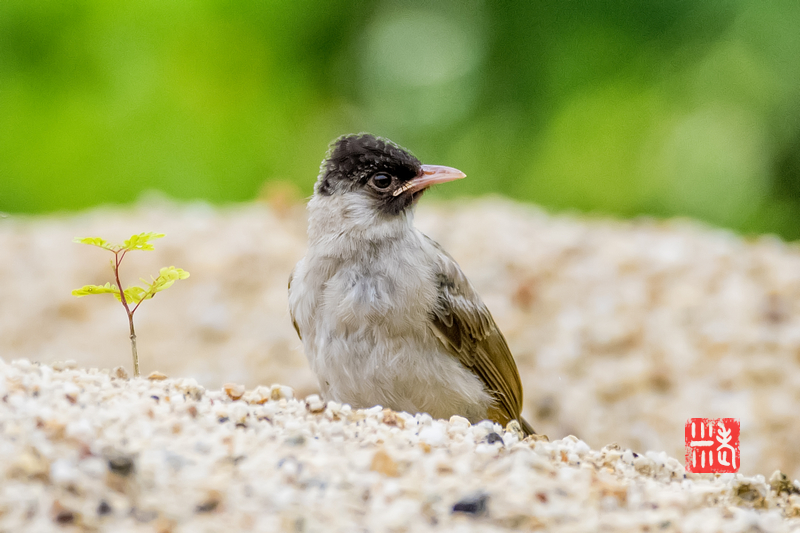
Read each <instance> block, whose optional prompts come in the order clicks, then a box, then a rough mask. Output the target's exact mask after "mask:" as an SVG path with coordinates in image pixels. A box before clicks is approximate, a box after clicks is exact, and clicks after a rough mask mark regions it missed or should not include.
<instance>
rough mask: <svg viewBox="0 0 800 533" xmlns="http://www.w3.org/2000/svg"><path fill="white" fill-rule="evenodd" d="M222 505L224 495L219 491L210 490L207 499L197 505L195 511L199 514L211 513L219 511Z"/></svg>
mask: <svg viewBox="0 0 800 533" xmlns="http://www.w3.org/2000/svg"><path fill="white" fill-rule="evenodd" d="M220 503H222V493H220V492H219V491H218V490H210V491H208V494H206V497H205V499H204V500H203V501H202V502H201V503H199V504H197V507H195V511H196V512H198V513H210V512H212V511H214V510H215V509H217V508H218V507H219V504H220Z"/></svg>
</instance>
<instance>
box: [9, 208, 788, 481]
mask: <svg viewBox="0 0 800 533" xmlns="http://www.w3.org/2000/svg"><path fill="white" fill-rule="evenodd" d="M427 200H430V199H427ZM417 225H418V226H419V227H421V228H422V229H423V230H424V231H426V232H427V233H428V234H429V235H431V236H432V237H434V238H435V239H437V240H438V241H440V242H441V243H442V244H443V245H444V247H445V248H446V249H447V250H448V251H449V252H450V253H451V254H452V255H453V256H454V257H455V258H456V259H457V260H458V261H459V263H460V264H461V266H462V267H463V269H464V270H465V272H466V273H467V275H468V276H469V277H470V278H471V279H472V281H473V283H474V285H475V286H476V288H477V289H478V291H479V293H480V294H481V295H482V297H483V298H484V300H485V302H486V303H487V305H488V306H489V308H490V309H491V310H492V313H493V314H494V316H495V319H496V321H497V323H498V324H499V326H500V328H501V329H502V331H503V332H504V333H505V335H506V337H507V338H508V341H509V345H510V346H511V349H512V352H513V353H514V354H515V357H516V359H517V361H518V364H519V368H520V373H521V376H522V381H523V385H524V387H525V415H526V417H527V418H528V419H529V420H530V421H531V422H532V423H533V424H534V427H536V429H537V430H538V431H539V432H541V433H545V434H547V435H549V436H550V438H551V439H559V438H563V437H565V436H566V435H570V434H572V435H576V436H578V437H579V438H581V439H582V440H583V441H585V442H586V443H587V444H588V445H589V446H590V447H591V448H592V449H600V448H601V447H602V446H604V445H606V444H608V443H612V442H616V443H618V444H619V445H620V446H622V447H624V448H631V449H633V450H635V451H637V452H640V453H644V452H646V451H648V450H654V451H658V452H660V451H665V452H667V454H669V455H670V456H672V457H676V458H681V457H682V456H683V427H684V423H685V421H686V419H687V418H690V417H735V418H739V419H740V420H741V423H742V455H741V461H742V466H741V472H742V473H743V474H746V475H756V474H762V475H766V476H769V475H770V474H771V473H772V472H773V471H774V470H776V469H780V470H782V471H783V472H786V473H787V475H789V476H790V477H791V479H795V478H798V477H800V445H798V443H800V424H798V423H797V420H798V417H797V413H798V412H799V411H800V251H798V248H797V247H796V246H794V245H787V244H785V243H782V242H780V241H779V240H777V239H774V238H769V237H764V238H760V239H756V240H746V239H743V238H741V237H738V236H736V235H733V234H731V233H728V232H724V231H720V230H715V229H709V228H706V227H703V226H701V225H698V224H696V223H692V222H688V221H670V222H656V221H648V220H639V221H633V222H620V221H613V220H605V219H591V218H580V217H573V216H551V215H547V214H545V213H543V212H541V211H539V210H537V209H535V208H534V207H531V206H524V205H519V204H514V203H511V202H507V201H502V200H492V199H489V200H475V201H462V202H458V203H447V204H443V203H436V202H432V201H427V202H426V201H425V200H423V202H422V203H421V205H420V207H419V210H418V215H417ZM142 231H160V232H164V233H166V234H167V237H166V238H164V239H161V240H159V241H156V243H155V244H156V250H155V251H154V252H137V253H135V254H131V255H130V256H129V257H128V258H126V260H125V264H124V265H123V276H124V277H126V278H127V279H128V280H130V281H131V282H135V281H136V280H137V278H139V277H141V276H149V275H150V274H154V273H157V272H158V268H159V267H161V266H166V265H175V266H178V267H181V268H185V269H186V270H188V271H189V272H191V274H192V276H191V277H190V278H189V279H188V280H185V281H180V282H178V283H176V284H175V286H174V287H172V288H170V289H169V290H168V291H166V292H164V293H160V294H159V295H158V296H157V297H156V298H155V299H154V300H152V301H148V302H145V304H143V306H142V308H141V309H140V310H139V311H138V312H137V317H136V321H137V331H138V333H139V351H140V354H141V357H142V369H143V372H144V373H145V375H146V374H147V373H149V372H151V371H153V370H159V371H162V372H164V373H165V374H167V375H169V376H174V377H183V378H194V379H196V380H197V381H198V382H199V383H200V384H202V385H203V386H205V387H208V388H213V389H219V387H221V386H222V385H223V384H224V383H226V382H235V383H242V384H244V385H246V386H247V387H248V388H253V387H255V386H257V385H265V384H270V383H284V384H286V385H289V386H291V387H293V388H294V390H295V391H296V393H297V395H298V396H299V397H305V396H307V395H309V394H313V393H314V392H316V390H317V385H316V380H315V378H314V376H313V375H312V374H311V373H310V371H309V370H308V367H307V364H306V361H305V357H304V356H303V352H302V348H301V346H300V343H299V341H298V340H297V338H296V335H295V332H294V330H293V329H292V327H291V324H290V322H289V317H288V312H287V302H286V281H287V279H288V275H289V272H290V270H291V268H292V267H293V266H294V264H295V262H296V261H297V260H298V259H299V258H300V257H302V256H303V254H304V253H305V210H304V208H303V206H302V205H301V204H295V203H292V202H288V201H285V200H281V199H280V198H273V200H272V203H271V205H268V204H247V205H239V206H231V207H228V208H221V209H218V208H211V207H208V206H206V205H203V204H191V205H185V204H174V203H170V202H169V201H165V200H160V199H158V198H151V199H150V200H148V201H147V202H144V203H141V204H139V205H138V206H136V207H133V208H128V209H124V210H119V209H98V210H94V211H90V212H85V213H79V214H74V215H65V216H48V217H33V218H25V217H17V216H11V217H9V218H4V219H1V220H0V250H2V252H0V254H2V255H0V357H2V358H4V359H5V360H6V361H11V360H12V359H16V358H22V357H25V358H28V359H30V360H32V361H40V362H43V363H47V362H53V361H58V360H62V361H63V360H67V359H74V360H75V361H77V363H78V365H79V367H80V368H90V367H98V368H113V367H116V366H118V365H124V366H125V367H126V368H128V370H129V371H130V368H131V363H130V348H129V344H128V339H127V326H126V320H125V316H124V313H123V311H122V309H121V308H120V307H119V304H118V303H117V302H116V301H115V300H114V299H113V298H111V297H109V296H93V297H87V298H82V299H76V298H74V297H72V296H71V295H70V290H71V289H73V288H76V287H80V286H81V285H84V284H88V283H95V284H102V283H105V282H106V281H110V280H111V278H110V269H109V267H108V260H109V258H110V254H108V253H107V252H104V251H103V250H99V249H96V248H92V247H88V246H83V245H78V244H73V243H72V242H71V241H72V238H73V237H75V236H95V235H97V236H102V237H105V238H107V239H110V240H123V239H125V238H127V237H128V236H129V235H131V234H133V233H139V232H142Z"/></svg>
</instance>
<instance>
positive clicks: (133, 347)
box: [114, 250, 139, 378]
mask: <svg viewBox="0 0 800 533" xmlns="http://www.w3.org/2000/svg"><path fill="white" fill-rule="evenodd" d="M126 252H127V250H122V255H120V253H119V251H116V252H114V276H115V277H116V279H117V288H118V289H119V298H120V301H121V302H122V306H123V307H124V308H125V313H127V315H128V325H129V326H130V330H131V352H132V353H133V377H135V378H138V377H139V353H138V352H137V351H136V330H134V329H133V312H134V311H136V307H139V306H138V305H137V306H136V307H134V309H133V311H131V309H130V307H128V301H127V300H126V299H125V291H124V290H123V289H122V282H121V281H120V279H119V264H120V263H121V262H122V258H123V257H125V253H126Z"/></svg>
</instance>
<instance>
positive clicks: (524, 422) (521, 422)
mask: <svg viewBox="0 0 800 533" xmlns="http://www.w3.org/2000/svg"><path fill="white" fill-rule="evenodd" d="M517 421H518V422H519V425H520V426H521V427H522V432H523V433H525V436H526V437H527V436H528V435H536V432H535V431H534V430H533V427H532V426H531V425H530V424H528V421H527V420H525V419H524V418H522V417H519V418H518V419H517Z"/></svg>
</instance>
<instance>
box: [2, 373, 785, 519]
mask: <svg viewBox="0 0 800 533" xmlns="http://www.w3.org/2000/svg"><path fill="white" fill-rule="evenodd" d="M75 366H76V365H75V363H74V362H71V363H69V362H68V363H57V364H54V365H53V366H47V365H39V364H34V363H31V362H30V361H28V360H24V359H23V360H16V361H14V362H12V363H10V364H8V363H6V362H3V361H2V360H0V398H2V401H0V456H2V457H3V459H4V460H3V461H2V463H0V480H2V482H0V531H3V532H6V531H7V532H21V531H36V532H47V531H63V530H68V531H95V530H104V531H115V532H126V531H157V532H172V531H175V532H179V531H187V532H188V531H291V532H306V531H308V532H311V531H325V532H329V531H334V532H335V531H347V532H350V531H374V532H382V531H392V532H395V531H409V532H418V531H433V530H436V531H505V530H509V529H520V530H532V529H545V530H547V531H591V532H594V531H665V532H669V531H682V532H692V531H697V532H706V531H760V532H772V531H800V495H799V494H800V483H798V482H796V481H795V482H794V483H792V482H790V481H789V480H787V479H785V477H783V476H781V475H780V474H779V473H775V474H774V475H773V476H772V477H771V478H770V480H769V481H765V479H764V477H763V476H754V477H745V476H741V475H738V476H737V475H733V474H727V475H723V476H720V477H715V476H714V475H713V474H705V475H695V474H686V473H685V472H684V468H683V466H682V465H681V463H680V462H679V461H677V460H676V459H674V458H670V457H668V456H667V454H666V453H663V452H662V453H653V452H649V453H647V454H642V455H640V454H637V453H634V452H632V451H631V450H627V449H622V448H620V447H619V446H606V447H604V448H603V449H602V450H599V451H598V450H593V449H592V448H590V446H589V445H588V444H586V443H585V442H584V441H582V440H579V439H578V438H576V437H573V436H567V437H565V438H563V439H560V440H556V441H553V442H548V441H546V440H543V439H541V438H539V439H535V438H534V437H529V438H528V439H526V440H524V441H522V442H520V441H519V439H518V437H517V435H515V434H513V433H511V432H504V431H503V429H502V428H501V427H500V426H499V425H492V424H491V423H489V422H483V423H480V424H477V425H475V426H470V424H469V422H468V421H467V420H466V419H464V418H461V417H457V416H454V417H452V418H451V419H450V420H449V421H444V420H432V419H431V417H430V416H428V415H424V414H423V415H420V414H417V415H416V416H414V415H410V414H407V413H396V412H393V411H390V410H383V409H381V408H380V407H376V408H373V409H367V410H353V409H351V408H350V407H349V406H342V405H339V404H336V403H334V402H329V403H327V404H326V403H325V402H323V401H322V400H320V398H319V397H318V396H317V395H311V396H309V397H308V398H306V399H304V400H297V399H294V397H293V391H292V389H291V388H289V387H285V386H283V387H282V386H278V385H273V386H271V387H256V388H255V389H251V390H245V388H244V387H243V386H241V385H235V384H228V385H226V386H225V387H224V388H222V389H217V390H206V389H204V388H203V387H201V386H199V385H198V384H197V381H195V380H194V379H187V378H183V379H165V376H163V375H155V376H152V379H143V378H140V379H135V380H129V379H127V377H125V372H124V370H122V369H115V370H114V371H108V370H106V371H104V372H100V371H97V370H89V371H87V370H84V369H76V368H75ZM156 378H157V379H156Z"/></svg>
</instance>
